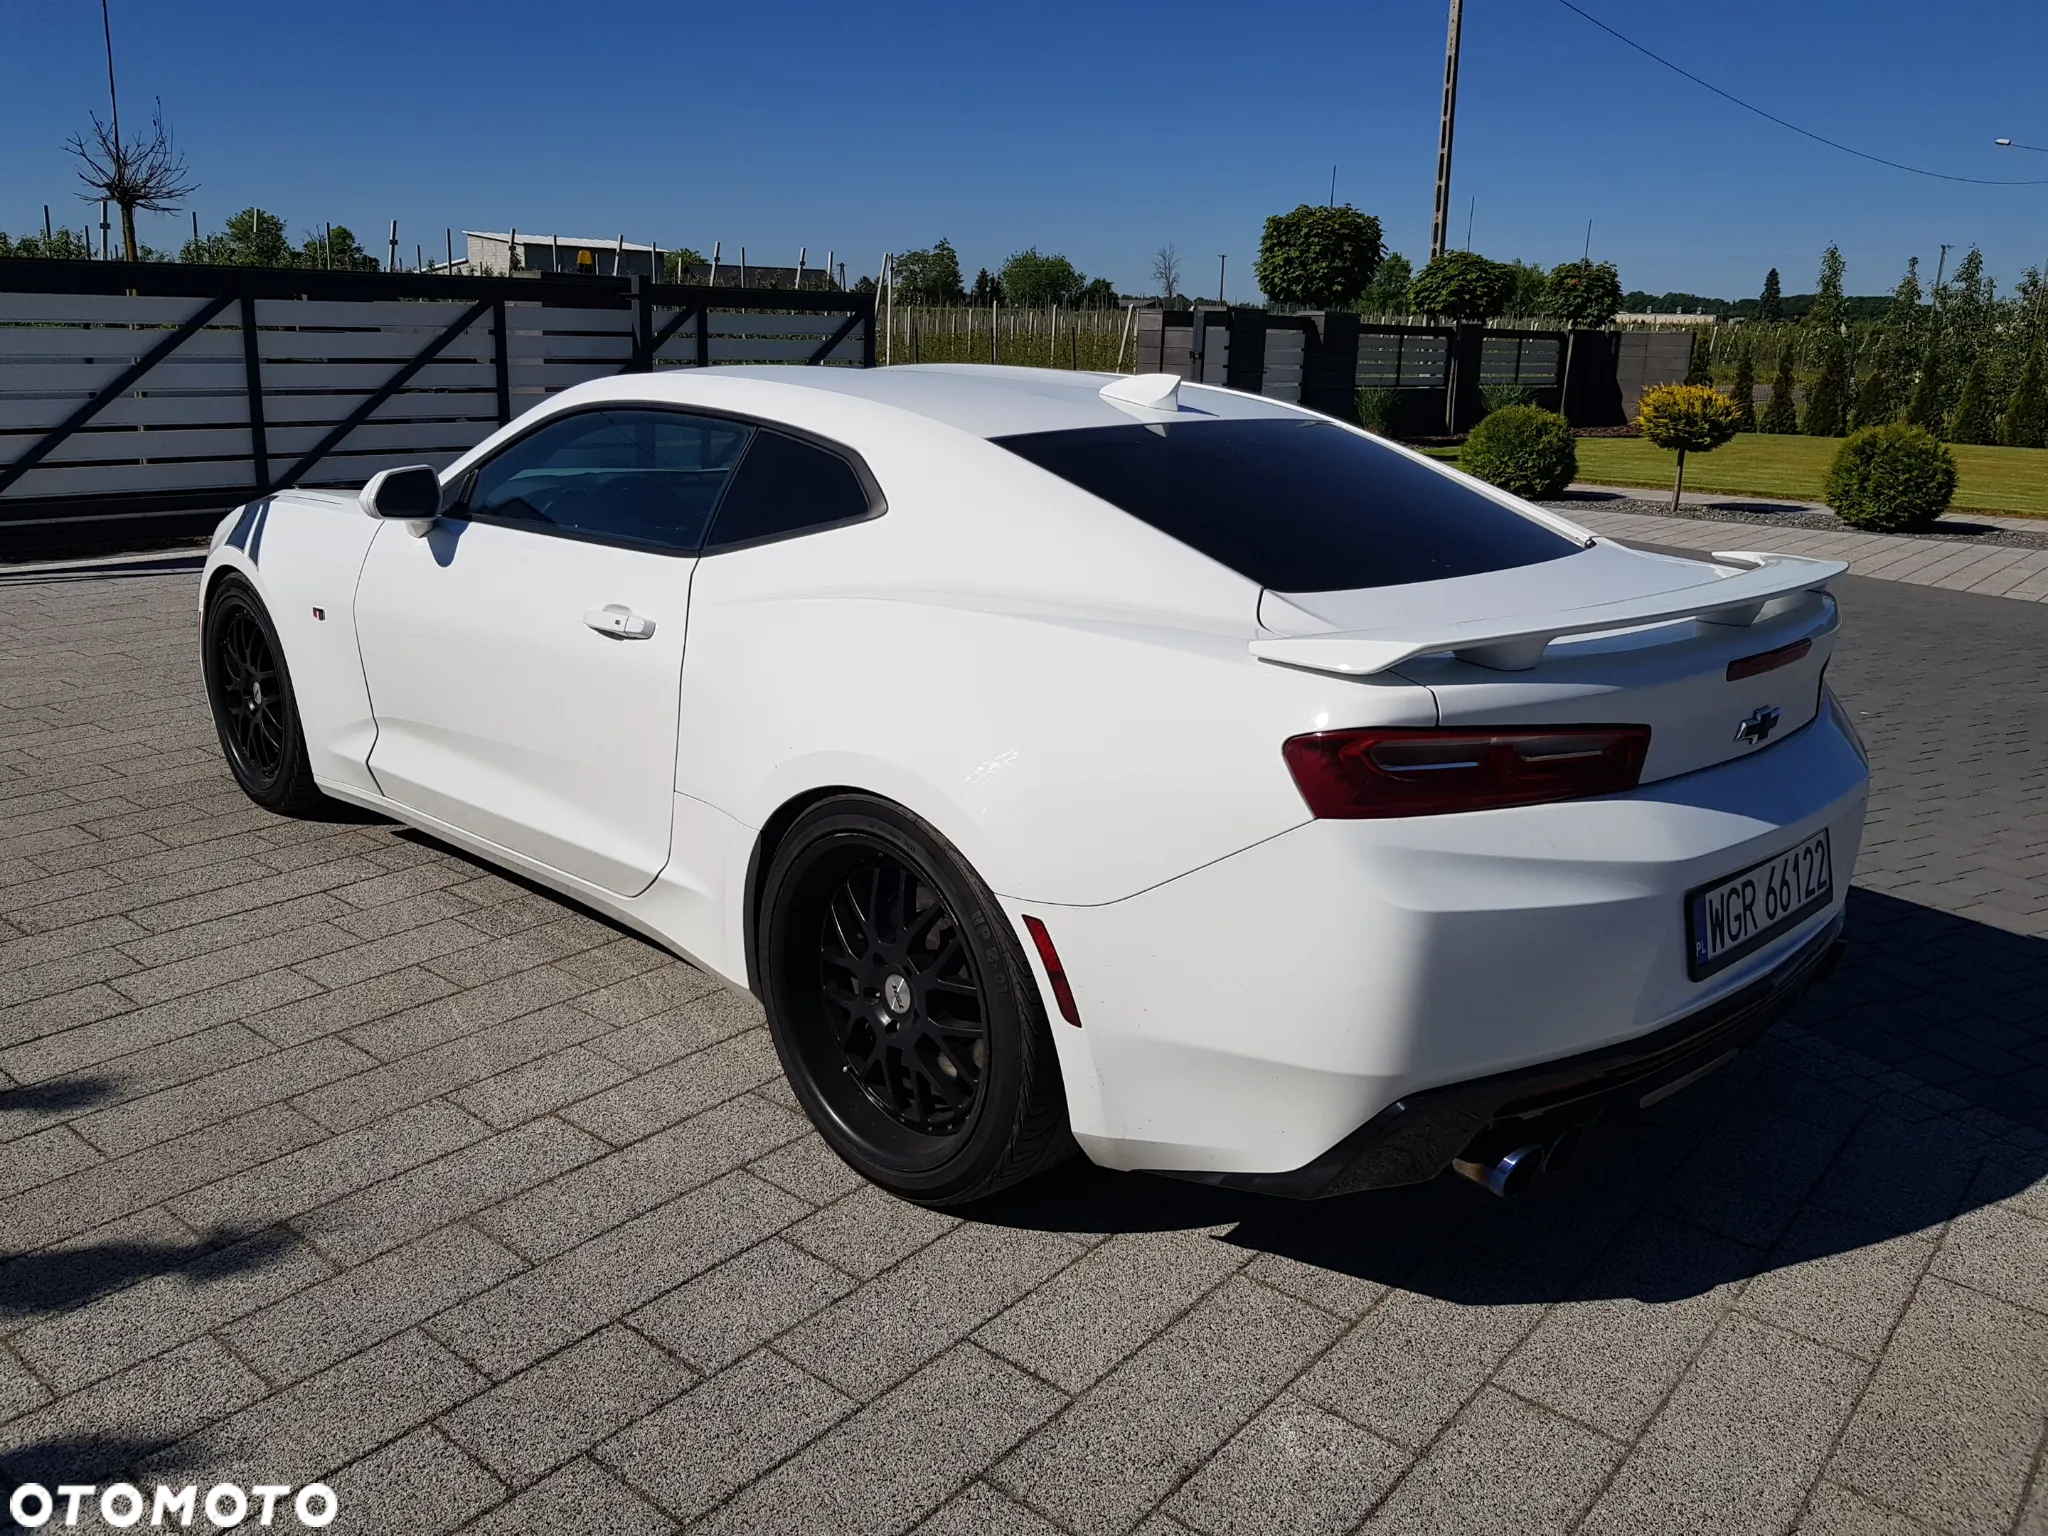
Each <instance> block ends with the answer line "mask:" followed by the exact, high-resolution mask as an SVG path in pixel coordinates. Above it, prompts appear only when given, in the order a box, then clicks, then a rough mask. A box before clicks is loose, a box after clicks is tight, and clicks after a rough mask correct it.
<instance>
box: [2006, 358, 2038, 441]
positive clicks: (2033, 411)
mask: <svg viewBox="0 0 2048 1536" xmlns="http://www.w3.org/2000/svg"><path fill="white" fill-rule="evenodd" d="M1998 440H1999V441H2000V442H2001V443H2004V444H2005V445H2006V446H2007V447H2009V448H2043V447H2048V387H2044V384H2043V380H2042V377H2041V349H2040V348H2039V347H2036V348H2034V350H2033V351H2032V352H2029V353H2028V354H2027V366H2026V367H2025V368H2024V369H2022V370H2021V372H2020V381H2019V384H2018V385H2017V386H2016V387H2015V388H2014V390H2013V392H2012V403H2011V404H2010V405H2008V406H2007V407H2006V408H2005V414H2004V415H2003V416H2001V417H2000V418H1999V421H1998Z"/></svg>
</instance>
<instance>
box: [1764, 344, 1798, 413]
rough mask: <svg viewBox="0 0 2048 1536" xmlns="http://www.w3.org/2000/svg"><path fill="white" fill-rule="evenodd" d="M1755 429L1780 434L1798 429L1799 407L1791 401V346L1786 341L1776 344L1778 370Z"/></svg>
mask: <svg viewBox="0 0 2048 1536" xmlns="http://www.w3.org/2000/svg"><path fill="white" fill-rule="evenodd" d="M1756 429H1757V431H1759V432H1776V433H1779V434H1782V435H1790V434H1791V433H1794V432H1797V431H1798V430H1799V408H1798V407H1797V406H1796V405H1795V404H1793V401H1792V348H1791V346H1790V344H1789V343H1787V342H1784V341H1780V343H1779V345H1778V372H1777V374H1776V376H1775V377H1774V378H1772V380H1771V398H1770V399H1768V400H1766V401H1765V402H1764V413H1763V415H1762V416H1760V417H1758V418H1757V423H1756Z"/></svg>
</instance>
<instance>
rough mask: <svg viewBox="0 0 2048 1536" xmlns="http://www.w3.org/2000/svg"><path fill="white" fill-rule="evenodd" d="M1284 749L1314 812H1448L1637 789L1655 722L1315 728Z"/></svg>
mask: <svg viewBox="0 0 2048 1536" xmlns="http://www.w3.org/2000/svg"><path fill="white" fill-rule="evenodd" d="M1280 751H1281V755H1282V756H1283V757H1285V758H1286V760H1287V768H1288V771H1289V772H1291V773H1292V774H1293V775H1294V783H1295V787H1296V788H1298V789H1299V790H1300V791H1301V798H1302V799H1303V800H1304V801H1306V802H1307V803H1308V809H1309V814H1310V815H1311V816H1318V817H1329V818H1341V819H1347V820H1358V819H1361V818H1367V817H1381V816H1443V815H1447V814H1450V813H1452V812H1456V811H1486V810H1496V809H1498V808H1500V807H1502V806H1509V805H1537V804H1541V803H1542V802H1544V801H1548V800H1578V799H1583V798H1584V797H1586V796H1588V795H1611V794H1616V793H1618V792H1620V791H1622V790H1625V789H1634V788H1635V787H1636V781H1637V780H1638V779H1640V778H1641V777H1642V772H1643V759H1644V758H1645V757H1647V756H1648V755H1649V751H1650V728H1649V727H1648V726H1647V725H1547V726H1531V727H1527V728H1516V729H1505V730H1497V731H1487V730H1477V731H1474V730H1440V729H1428V728H1424V729H1416V728H1413V727H1388V728H1386V729H1365V730H1351V731H1318V732H1317V733H1315V734H1314V735H1312V736H1294V737H1290V738H1289V739H1288V740H1287V741H1285V742H1283V743H1282V744H1281V748H1280Z"/></svg>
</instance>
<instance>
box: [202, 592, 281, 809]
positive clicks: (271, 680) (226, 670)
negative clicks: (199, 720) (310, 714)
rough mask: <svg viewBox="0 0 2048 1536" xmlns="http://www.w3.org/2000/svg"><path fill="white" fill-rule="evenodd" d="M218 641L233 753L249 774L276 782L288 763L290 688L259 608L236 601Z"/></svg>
mask: <svg viewBox="0 0 2048 1536" xmlns="http://www.w3.org/2000/svg"><path fill="white" fill-rule="evenodd" d="M213 646H214V656H215V658H216V660H215V667H216V668H217V672H218V676H219V678H220V685H219V686H220V705H221V716H220V720H221V730H222V733H223V735H224V736H225V738H226V740H225V743H224V744H225V745H226V747H227V749H228V754H229V756H230V757H232V758H233V759H234V761H235V765H236V766H237V767H238V768H240V769H241V771H242V773H243V774H244V775H246V776H247V777H248V778H250V779H252V780H254V781H256V782H257V783H262V784H268V783H271V782H273V781H274V780H275V779H276V778H277V776H278V774H279V773H280V772H281V771H282V770H283V768H284V689H283V687H282V686H280V684H279V682H278V676H277V657H276V656H275V655H274V654H272V652H271V649H270V639H269V637H268V636H267V635H265V634H264V633H263V628H262V626H261V625H259V624H258V623H257V622H256V615H255V613H254V611H253V610H251V609H250V608H249V607H248V606H247V605H246V604H243V603H234V604H231V605H229V607H228V611H227V612H226V613H224V614H223V615H222V616H221V623H220V627H219V629H218V631H217V632H216V633H215V635H214V639H213Z"/></svg>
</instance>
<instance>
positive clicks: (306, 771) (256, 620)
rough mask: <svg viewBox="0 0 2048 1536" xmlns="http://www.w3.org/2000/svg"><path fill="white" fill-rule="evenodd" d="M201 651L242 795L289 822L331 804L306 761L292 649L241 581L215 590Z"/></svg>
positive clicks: (217, 718) (230, 766) (231, 768)
mask: <svg viewBox="0 0 2048 1536" xmlns="http://www.w3.org/2000/svg"><path fill="white" fill-rule="evenodd" d="M200 643H201V647H202V661H203V664H204V667H205V672H206V694H207V699H208V702H209V703H211V704H212V706H213V723H214V725H215V727H216V728H217V729H218V731H219V732H220V745H221V751H222V752H223V753H224V754H225V755H226V757H227V760H228V770H229V771H230V772H231V773H233V774H234V776H235V782H236V783H237V784H239V785H241V787H242V792H243V793H244V794H246V795H247V796H248V797H249V798H250V799H251V800H254V801H255V802H256V803H257V804H258V805H260V806H263V807H264V808H265V809H267V810H272V811H278V812H281V813H283V814H285V815H301V814H304V813H306V812H308V811H311V810H313V809H314V808H316V807H317V806H319V805H320V804H321V803H322V801H323V800H324V799H325V797H324V796H323V795H321V793H320V791H319V790H318V788H317V787H315V785H314V783H313V770H312V767H311V765H310V764H309V763H308V762H307V760H306V743H305V735H304V733H303V732H302V731H301V729H300V726H299V710H298V702H297V700H296V699H295V698H294V696H293V694H292V683H291V675H290V673H288V672H287V671H286V670H285V665H284V647H283V646H281V645H280V644H278V640H277V631H276V629H275V628H274V627H273V626H272V624H271V622H270V615H269V614H267V613H265V612H264V611H263V604H262V602H261V601H260V600H259V599H258V598H257V596H256V594H255V592H254V591H253V590H252V589H251V588H250V586H249V584H248V583H247V582H246V581H244V580H243V579H242V578H241V577H239V576H227V577H223V578H222V579H221V582H220V584H219V586H217V587H216V588H215V589H214V592H213V596H212V598H211V599H210V600H209V601H208V603H207V606H206V618H205V621H204V624H203V627H202V629H201V635H200Z"/></svg>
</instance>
